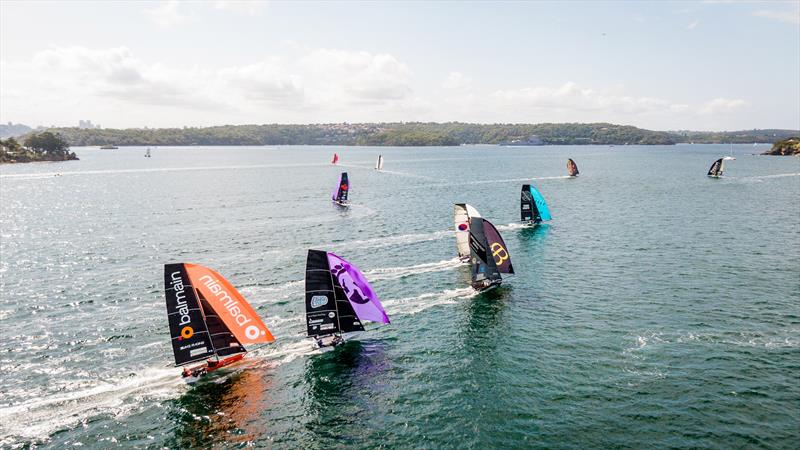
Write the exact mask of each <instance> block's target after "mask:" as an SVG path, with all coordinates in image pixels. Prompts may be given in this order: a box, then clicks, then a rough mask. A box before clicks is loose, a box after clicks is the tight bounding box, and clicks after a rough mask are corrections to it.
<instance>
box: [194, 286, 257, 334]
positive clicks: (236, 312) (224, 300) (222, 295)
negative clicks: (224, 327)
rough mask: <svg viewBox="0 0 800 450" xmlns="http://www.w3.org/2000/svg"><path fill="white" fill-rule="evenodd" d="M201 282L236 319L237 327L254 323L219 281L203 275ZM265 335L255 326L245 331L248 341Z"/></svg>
mask: <svg viewBox="0 0 800 450" xmlns="http://www.w3.org/2000/svg"><path fill="white" fill-rule="evenodd" d="M200 282H202V283H203V284H205V286H206V287H207V288H208V289H209V290H210V291H211V292H212V293H214V295H216V296H217V301H219V302H220V303H221V304H222V306H223V308H225V309H226V310H227V311H228V313H229V314H230V315H231V316H232V317H233V318H234V320H235V321H236V324H237V325H239V326H240V327H244V326H245V325H247V324H248V323H250V322H252V320H253V319H251V318H249V317H247V316H246V315H245V313H244V311H242V309H241V308H239V302H238V301H236V300H234V299H233V298H231V296H230V294H228V292H227V291H226V290H225V289H223V288H222V286H220V284H219V281H217V280H215V279H214V278H212V277H211V276H210V275H203V276H202V277H200ZM264 334H266V332H265V331H264V330H261V329H259V328H258V327H257V326H255V325H248V326H247V327H246V328H245V329H244V335H245V336H247V338H248V339H253V340H255V339H258V338H259V337H260V336H262V335H264Z"/></svg>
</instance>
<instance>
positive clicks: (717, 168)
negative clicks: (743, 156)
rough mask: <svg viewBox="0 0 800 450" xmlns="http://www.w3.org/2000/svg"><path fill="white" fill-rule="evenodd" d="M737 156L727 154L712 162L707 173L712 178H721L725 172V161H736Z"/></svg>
mask: <svg viewBox="0 0 800 450" xmlns="http://www.w3.org/2000/svg"><path fill="white" fill-rule="evenodd" d="M734 160H736V158H734V157H733V156H725V157H723V158H720V159H718V160H716V161H714V162H713V163H711V167H710V168H709V169H708V173H707V175H708V176H709V177H711V178H719V177H721V176H722V174H723V173H724V172H725V161H734Z"/></svg>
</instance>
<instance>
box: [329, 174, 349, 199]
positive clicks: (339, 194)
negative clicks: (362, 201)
mask: <svg viewBox="0 0 800 450" xmlns="http://www.w3.org/2000/svg"><path fill="white" fill-rule="evenodd" d="M349 193H350V180H349V179H348V178H347V172H342V174H341V175H339V182H338V183H336V186H335V187H334V188H333V192H332V193H331V200H333V203H336V204H337V205H339V206H348V205H350V201H349V200H348V199H347V196H348V194H349Z"/></svg>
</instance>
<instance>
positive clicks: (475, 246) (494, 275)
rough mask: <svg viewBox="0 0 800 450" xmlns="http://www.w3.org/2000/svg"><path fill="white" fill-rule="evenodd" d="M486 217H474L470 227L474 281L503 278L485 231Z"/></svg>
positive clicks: (493, 280)
mask: <svg viewBox="0 0 800 450" xmlns="http://www.w3.org/2000/svg"><path fill="white" fill-rule="evenodd" d="M487 222H488V221H486V220H485V219H482V218H480V217H473V218H472V220H471V223H470V227H469V249H470V262H471V263H472V283H473V284H474V283H480V282H484V281H486V280H488V281H490V282H495V281H499V280H501V279H502V277H501V276H500V271H499V270H498V269H497V264H495V259H494V257H493V256H492V254H491V250H490V248H489V242H488V240H487V238H486V233H485V223H487Z"/></svg>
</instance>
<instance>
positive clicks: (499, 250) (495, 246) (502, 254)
mask: <svg viewBox="0 0 800 450" xmlns="http://www.w3.org/2000/svg"><path fill="white" fill-rule="evenodd" d="M491 248H492V256H494V262H495V264H497V265H498V266H499V265H501V264H503V261H505V260H507V259H508V252H507V251H506V249H505V248H503V246H502V245H500V243H499V242H492V245H491Z"/></svg>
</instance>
